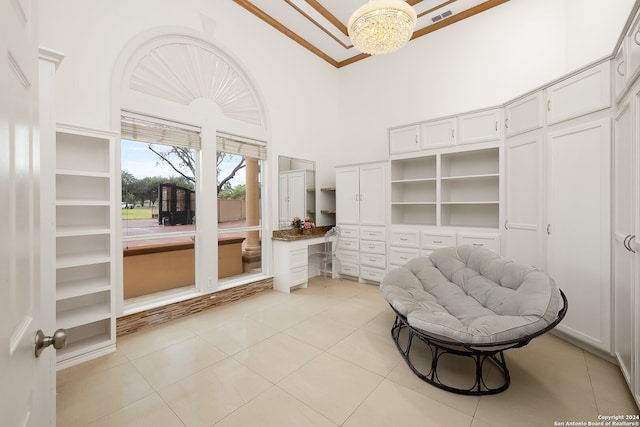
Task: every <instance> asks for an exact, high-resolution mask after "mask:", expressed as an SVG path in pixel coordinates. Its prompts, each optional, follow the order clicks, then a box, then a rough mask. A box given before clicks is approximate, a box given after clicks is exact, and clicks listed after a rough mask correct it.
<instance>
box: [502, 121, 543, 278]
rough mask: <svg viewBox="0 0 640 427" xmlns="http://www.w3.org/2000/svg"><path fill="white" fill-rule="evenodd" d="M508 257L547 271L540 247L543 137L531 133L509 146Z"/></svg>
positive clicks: (507, 198) (508, 143)
mask: <svg viewBox="0 0 640 427" xmlns="http://www.w3.org/2000/svg"><path fill="white" fill-rule="evenodd" d="M505 151H506V172H507V173H506V175H507V176H506V180H505V181H506V184H505V185H506V192H507V194H506V217H507V218H506V224H505V228H506V232H505V234H506V246H507V247H506V251H505V252H506V256H507V257H508V258H510V259H513V260H516V261H518V262H522V263H525V264H531V265H533V266H536V267H538V268H544V262H543V256H542V246H541V240H540V236H541V226H542V224H541V218H542V213H543V212H542V206H543V205H542V172H541V171H542V160H543V159H542V135H541V133H540V132H529V133H527V134H525V135H521V136H519V137H516V138H509V139H508V140H507V143H506V150H505Z"/></svg>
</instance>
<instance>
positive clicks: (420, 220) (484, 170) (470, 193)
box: [391, 148, 500, 228]
mask: <svg viewBox="0 0 640 427" xmlns="http://www.w3.org/2000/svg"><path fill="white" fill-rule="evenodd" d="M499 210H500V168H499V149H498V148H488V149H482V150H470V151H462V152H451V153H438V154H433V155H428V156H423V157H414V158H408V159H397V160H392V161H391V223H392V224H398V225H427V226H443V227H473V228H498V222H499Z"/></svg>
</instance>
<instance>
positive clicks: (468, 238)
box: [458, 233, 500, 254]
mask: <svg viewBox="0 0 640 427" xmlns="http://www.w3.org/2000/svg"><path fill="white" fill-rule="evenodd" d="M462 245H471V246H475V247H479V248H487V249H490V250H492V251H494V252H495V253H497V254H500V236H499V235H497V234H471V233H469V234H466V233H458V246H462Z"/></svg>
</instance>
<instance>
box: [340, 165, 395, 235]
mask: <svg viewBox="0 0 640 427" xmlns="http://www.w3.org/2000/svg"><path fill="white" fill-rule="evenodd" d="M385 179H386V177H385V165H384V164H382V163H372V164H369V165H361V166H353V167H351V166H349V167H341V168H338V169H337V170H336V222H337V223H338V225H345V224H346V225H349V224H353V225H360V224H361V225H385V223H386V215H385V210H386V205H385V203H386V202H385V200H386V199H385V188H386V186H387V183H386V181H385Z"/></svg>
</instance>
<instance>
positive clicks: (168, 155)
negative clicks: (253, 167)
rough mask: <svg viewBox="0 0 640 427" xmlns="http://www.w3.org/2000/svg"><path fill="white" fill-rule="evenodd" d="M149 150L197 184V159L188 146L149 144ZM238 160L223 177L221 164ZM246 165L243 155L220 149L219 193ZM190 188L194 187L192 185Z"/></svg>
mask: <svg viewBox="0 0 640 427" xmlns="http://www.w3.org/2000/svg"><path fill="white" fill-rule="evenodd" d="M148 147H149V150H151V151H153V152H154V153H155V154H156V155H157V156H158V158H159V160H158V162H159V163H166V164H167V165H169V166H170V167H171V168H172V169H173V170H174V171H176V172H177V173H178V174H180V176H182V177H183V178H184V179H186V180H188V181H189V182H191V183H193V184H195V182H196V178H195V176H196V161H195V158H194V157H193V155H194V151H193V150H192V149H190V148H186V147H173V146H172V147H169V146H164V145H154V144H149V145H148ZM234 159H236V160H235V161H236V162H237V163H236V164H235V166H234V167H233V169H232V170H231V172H229V174H228V175H227V176H225V177H221V175H220V171H221V167H220V165H221V164H222V163H223V162H224V161H225V160H234ZM245 166H246V162H245V159H244V157H243V156H237V155H233V154H229V153H222V152H220V151H218V153H217V155H216V169H217V171H218V194H220V193H221V192H224V188H225V184H227V183H228V182H229V181H231V180H232V179H233V178H234V177H235V176H236V173H238V171H239V170H240V169H242V168H244V167H245ZM190 188H193V187H192V186H191V187H190Z"/></svg>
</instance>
